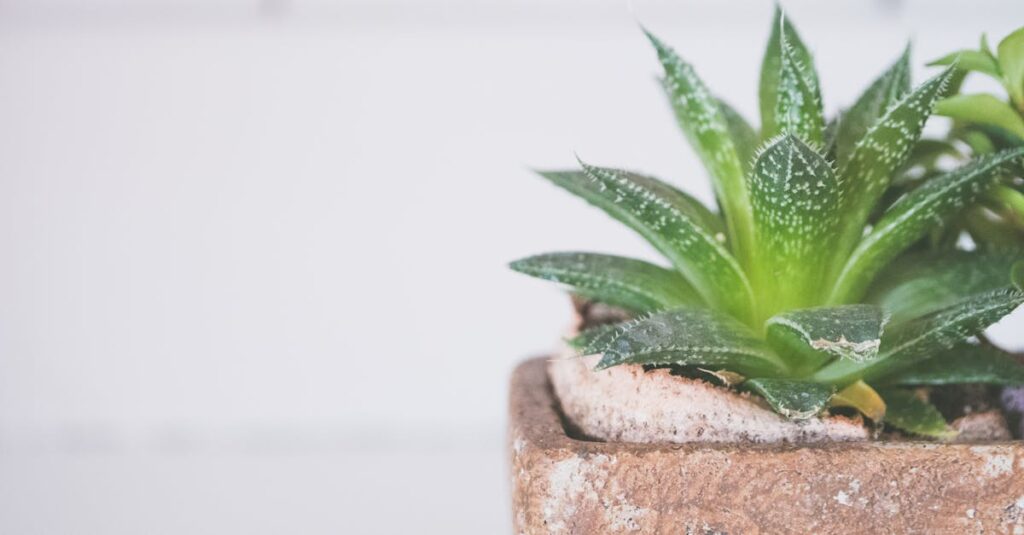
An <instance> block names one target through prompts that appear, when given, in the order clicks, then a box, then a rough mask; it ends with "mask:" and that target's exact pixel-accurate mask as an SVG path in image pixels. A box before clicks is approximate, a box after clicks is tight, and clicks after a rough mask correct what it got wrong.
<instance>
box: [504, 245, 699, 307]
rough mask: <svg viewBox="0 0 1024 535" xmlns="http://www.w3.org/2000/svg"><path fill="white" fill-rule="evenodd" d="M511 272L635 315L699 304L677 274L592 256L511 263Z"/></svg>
mask: <svg viewBox="0 0 1024 535" xmlns="http://www.w3.org/2000/svg"><path fill="white" fill-rule="evenodd" d="M510 267H511V268H512V269H514V270H516V271H518V272H520V273H525V274H527V275H532V276H534V277H538V278H541V279H545V280H550V281H554V282H558V283H561V284H565V285H567V286H569V287H570V288H571V289H572V291H573V292H574V293H577V294H579V295H582V296H585V297H588V298H590V299H593V300H594V301H600V302H603V303H607V304H609V305H615V306H619V307H622V308H625V309H628V310H632V311H634V312H651V311H655V310H661V309H665V308H672V307H674V306H680V305H695V304H700V303H701V298H700V296H699V295H698V294H697V292H696V290H694V289H693V287H692V286H690V283H688V282H686V279H684V278H683V277H682V276H681V275H680V274H679V273H678V272H676V271H672V270H668V269H665V268H663V267H660V266H656V265H654V264H651V263H648V262H644V261H642V260H635V259H632V258H623V257H621V256H612V255H605V254H595V253H549V254H542V255H537V256H531V257H529V258H524V259H522V260H516V261H515V262H512V264H511V266H510Z"/></svg>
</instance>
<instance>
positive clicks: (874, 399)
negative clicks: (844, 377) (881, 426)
mask: <svg viewBox="0 0 1024 535" xmlns="http://www.w3.org/2000/svg"><path fill="white" fill-rule="evenodd" d="M829 405H830V406H832V407H850V408H853V409H857V410H858V411H860V413H861V414H863V415H864V416H866V417H868V418H870V419H871V420H873V421H875V422H881V421H882V420H883V419H884V418H885V401H884V400H883V399H882V396H880V395H878V392H876V391H875V389H873V388H871V387H870V386H868V384H867V383H865V382H864V381H857V382H856V383H853V384H852V385H850V386H848V387H846V388H844V389H842V390H840V391H839V392H836V395H834V396H832V400H831V401H830V402H829Z"/></svg>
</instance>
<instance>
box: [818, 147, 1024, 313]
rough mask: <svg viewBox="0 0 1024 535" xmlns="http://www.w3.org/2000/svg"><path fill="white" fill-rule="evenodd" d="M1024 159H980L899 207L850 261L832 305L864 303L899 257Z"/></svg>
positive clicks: (1009, 153)
mask: <svg viewBox="0 0 1024 535" xmlns="http://www.w3.org/2000/svg"><path fill="white" fill-rule="evenodd" d="M1021 155H1024V148H1020V149H1015V150H1006V151H1002V152H999V153H996V154H991V155H987V156H982V157H979V158H977V159H975V160H974V161H972V162H971V163H969V164H967V165H964V166H963V167H961V168H959V169H956V170H954V171H952V172H950V173H946V174H945V175H942V176H939V177H935V178H933V179H931V180H929V181H927V182H926V183H925V184H924V185H922V186H921V187H919V188H917V189H915V190H913V191H911V192H910V193H908V194H907V195H906V196H905V197H903V198H902V199H900V200H899V201H897V202H896V204H894V205H893V206H892V207H891V208H890V209H889V210H888V211H887V212H886V213H885V214H884V215H883V216H882V218H881V219H880V220H879V221H878V223H877V224H876V225H875V226H874V228H873V229H872V230H871V233H870V234H868V235H867V236H866V237H865V238H864V239H863V240H862V241H861V242H860V244H858V245H857V248H856V249H855V250H854V251H853V253H852V254H851V255H850V258H849V260H847V262H846V265H845V266H844V267H843V270H842V272H841V273H840V275H839V279H838V281H837V282H836V285H835V289H834V291H833V294H832V299H831V302H833V303H848V302H854V301H856V300H858V299H860V298H861V296H862V295H863V294H864V291H865V290H866V289H867V287H868V285H869V284H871V281H872V280H873V279H874V277H875V275H876V274H877V273H878V272H879V271H880V270H881V269H882V268H884V267H885V265H886V264H888V263H889V262H890V261H892V259H894V258H895V257H896V256H897V255H899V253H901V252H903V251H904V250H906V249H907V247H909V246H910V245H912V244H913V243H914V242H916V241H917V240H919V239H921V237H923V236H924V235H925V234H926V233H927V232H928V230H930V229H932V228H934V226H935V223H936V222H937V221H943V220H945V219H946V218H948V217H949V216H951V215H953V214H955V213H956V212H958V211H959V210H960V209H962V208H963V207H965V206H967V205H969V204H970V203H972V202H974V201H975V200H976V199H978V197H979V196H980V195H981V194H982V193H984V192H985V191H986V190H988V189H989V188H990V187H991V186H992V185H993V184H994V183H995V182H996V180H998V179H999V177H1000V176H1001V173H1002V172H1003V171H1004V170H1005V169H1006V168H1007V166H1008V165H1011V164H1013V163H1014V162H1015V160H1017V159H1019V158H1020V157H1021Z"/></svg>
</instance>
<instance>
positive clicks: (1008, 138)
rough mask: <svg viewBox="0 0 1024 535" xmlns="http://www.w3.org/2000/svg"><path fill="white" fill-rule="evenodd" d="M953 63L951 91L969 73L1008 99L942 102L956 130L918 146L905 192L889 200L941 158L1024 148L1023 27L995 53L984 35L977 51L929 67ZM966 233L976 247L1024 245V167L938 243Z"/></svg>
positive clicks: (939, 110) (940, 110)
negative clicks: (1001, 90) (992, 83)
mask: <svg viewBox="0 0 1024 535" xmlns="http://www.w3.org/2000/svg"><path fill="white" fill-rule="evenodd" d="M954 63H955V64H956V67H957V72H956V76H955V77H954V81H953V84H951V86H952V89H956V90H959V89H960V85H961V83H962V82H963V80H964V78H965V77H967V75H968V74H970V73H981V74H983V75H985V76H988V77H990V78H993V79H995V80H996V81H997V82H999V83H1000V84H1001V85H1002V86H1003V88H1004V89H1005V90H1006V94H1007V97H1006V98H1004V97H1001V96H997V95H993V94H990V93H976V94H954V95H951V96H949V97H947V98H945V99H942V100H940V101H939V102H938V103H937V104H936V106H935V113H936V114H937V115H944V116H946V117H949V118H951V119H953V127H952V128H951V129H950V131H949V134H948V135H947V136H946V137H945V138H944V139H928V140H923V142H922V143H920V144H919V145H918V148H917V149H916V150H915V154H914V155H912V157H911V159H910V162H909V164H908V166H906V167H907V172H906V173H904V175H903V176H902V177H900V179H899V180H897V184H898V185H899V186H901V188H899V189H895V190H894V191H893V192H892V193H891V194H890V197H893V196H895V195H896V194H898V193H901V192H903V191H906V190H909V189H912V188H914V187H916V186H918V185H919V184H921V183H923V182H924V181H925V180H927V178H929V177H930V176H933V175H935V174H938V173H940V172H942V169H943V166H942V161H941V159H940V157H941V156H950V157H952V159H954V160H960V161H963V160H965V159H967V158H969V157H970V156H977V155H981V154H990V153H993V152H997V151H1000V150H1006V149H1010V148H1015V147H1021V146H1024V28H1020V29H1018V30H1016V31H1014V32H1013V33H1011V34H1010V35H1008V36H1007V37H1005V38H1004V39H1002V40H1001V41H1000V42H999V43H998V45H997V46H996V50H995V52H993V50H992V48H991V47H990V46H989V44H988V39H987V38H986V37H985V36H984V35H983V36H982V38H981V45H980V47H979V49H978V50H959V51H957V52H953V53H951V54H949V55H947V56H944V57H942V58H939V59H937V60H935V61H933V62H931V63H930V65H936V66H949V65H953V64H954ZM954 92H955V91H954ZM962 231H963V232H967V233H968V234H969V235H970V236H971V238H972V239H973V240H974V241H975V242H977V243H983V244H988V245H1002V246H1006V245H1015V246H1020V245H1022V244H1024V167H1022V166H1017V167H1016V168H1012V169H1009V170H1008V172H1007V173H1005V174H1004V176H1003V177H1002V178H1001V179H1000V181H999V184H997V185H995V186H993V187H992V188H990V189H989V191H988V192H986V193H985V194H984V195H983V196H982V197H981V198H980V199H979V202H977V203H975V205H974V206H972V207H970V208H968V209H967V210H965V211H964V213H963V214H962V215H960V216H959V217H957V218H955V219H954V220H953V221H951V222H950V224H948V225H947V226H946V228H944V229H942V230H941V231H940V232H936V233H934V234H933V238H934V241H935V242H937V243H942V242H946V243H949V242H953V241H955V239H956V238H957V236H958V234H960V233H961V232H962Z"/></svg>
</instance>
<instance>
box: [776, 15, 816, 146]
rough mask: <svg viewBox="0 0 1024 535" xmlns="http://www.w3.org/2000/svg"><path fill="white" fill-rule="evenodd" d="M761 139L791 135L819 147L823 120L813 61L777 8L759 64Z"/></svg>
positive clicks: (794, 30)
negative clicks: (784, 134)
mask: <svg viewBox="0 0 1024 535" xmlns="http://www.w3.org/2000/svg"><path fill="white" fill-rule="evenodd" d="M760 98H761V137H762V138H764V139H768V138H772V137H775V136H777V135H779V134H783V133H792V134H795V135H797V136H799V137H800V138H802V139H803V140H805V141H807V142H810V143H812V144H814V145H818V146H820V145H822V144H823V141H824V137H823V134H822V132H823V130H824V128H825V120H824V117H823V116H822V111H821V90H820V88H819V86H818V74H817V73H816V72H815V70H814V59H813V57H812V56H811V53H810V51H809V50H808V49H807V47H806V46H805V45H804V43H803V41H801V40H800V36H799V35H797V33H796V29H795V28H794V27H793V25H792V24H790V23H789V21H788V20H787V19H786V16H785V15H784V14H783V13H782V11H781V10H780V9H778V8H776V10H775V19H774V23H773V25H772V35H771V38H770V40H769V41H768V47H767V49H766V50H765V56H764V61H763V62H762V64H761V88H760Z"/></svg>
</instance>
